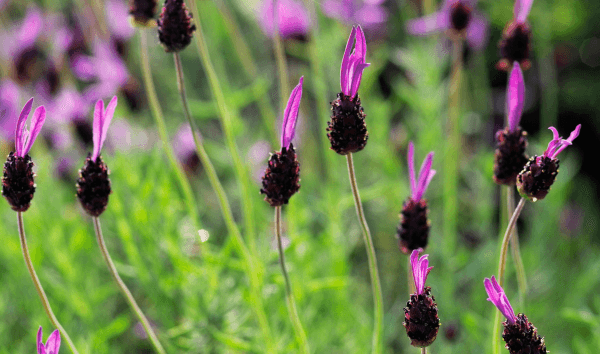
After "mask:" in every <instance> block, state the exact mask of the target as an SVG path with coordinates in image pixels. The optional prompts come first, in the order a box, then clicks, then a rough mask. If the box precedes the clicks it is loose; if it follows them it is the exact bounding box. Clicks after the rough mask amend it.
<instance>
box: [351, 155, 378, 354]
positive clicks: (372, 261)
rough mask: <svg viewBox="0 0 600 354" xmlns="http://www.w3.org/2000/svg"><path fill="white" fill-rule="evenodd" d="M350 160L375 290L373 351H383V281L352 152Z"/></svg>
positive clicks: (355, 200)
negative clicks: (361, 199)
mask: <svg viewBox="0 0 600 354" xmlns="http://www.w3.org/2000/svg"><path fill="white" fill-rule="evenodd" d="M346 161H347V162H348V174H349V175H350V185H351V186H352V195H353V196H354V204H355V205H356V213H357V214H358V221H359V222H360V226H361V228H362V234H363V240H364V242H365V248H366V249H367V258H368V260H369V273H370V275H371V288H372V291H373V303H374V312H375V314H374V317H375V324H374V329H373V353H381V331H382V328H383V296H382V294H381V282H380V280H379V271H378V270H377V256H376V255H375V247H374V246H373V239H372V238H371V231H369V225H367V220H366V219H365V213H364V210H363V207H362V202H361V201H360V194H359V193H358V187H357V185H356V175H355V173H354V162H353V161H352V153H349V154H348V155H346Z"/></svg>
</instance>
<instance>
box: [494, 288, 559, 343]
mask: <svg viewBox="0 0 600 354" xmlns="http://www.w3.org/2000/svg"><path fill="white" fill-rule="evenodd" d="M483 285H484V286H485V291H486V292H487V294H488V299H487V300H488V301H490V302H491V303H493V304H494V305H495V306H496V308H498V310H499V311H500V312H501V313H502V315H503V316H504V317H506V321H504V322H503V323H502V324H503V325H504V331H503V332H502V338H504V341H505V342H506V348H507V349H508V350H509V351H510V353H511V354H545V353H547V351H546V345H545V344H544V338H542V337H540V336H538V334H537V329H536V328H535V327H534V326H533V325H532V324H531V323H530V322H529V321H528V320H527V317H526V316H525V315H523V314H521V313H520V314H518V315H516V316H515V312H514V311H513V309H512V306H511V305H510V302H508V298H507V297H506V294H505V293H504V289H502V287H501V286H500V285H499V284H498V282H497V281H496V278H495V277H494V276H492V279H489V278H485V280H484V281H483Z"/></svg>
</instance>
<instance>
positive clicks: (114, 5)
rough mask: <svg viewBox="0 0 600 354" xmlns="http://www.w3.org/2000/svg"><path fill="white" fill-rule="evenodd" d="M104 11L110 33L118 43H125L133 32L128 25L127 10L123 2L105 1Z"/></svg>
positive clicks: (118, 0) (117, 0)
mask: <svg viewBox="0 0 600 354" xmlns="http://www.w3.org/2000/svg"><path fill="white" fill-rule="evenodd" d="M104 9H105V13H106V16H105V17H106V24H107V25H108V29H109V30H110V33H111V34H112V35H113V36H114V37H115V38H116V39H117V40H118V41H126V40H128V39H129V38H131V36H133V33H134V31H135V30H134V28H133V27H132V26H131V24H130V23H129V8H128V7H127V5H125V3H124V2H123V0H106V1H105V5H104Z"/></svg>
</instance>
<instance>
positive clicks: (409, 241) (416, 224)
mask: <svg viewBox="0 0 600 354" xmlns="http://www.w3.org/2000/svg"><path fill="white" fill-rule="evenodd" d="M414 155H415V153H414V145H413V143H412V141H411V142H410V143H409V144H408V175H409V178H410V190H411V196H410V197H408V199H407V200H406V201H405V202H404V204H403V205H402V211H400V225H398V230H397V233H396V237H397V238H398V246H399V247H400V250H401V251H402V252H403V253H404V254H409V253H410V252H412V251H413V250H416V249H419V248H425V247H427V242H428V238H429V226H430V224H429V220H427V213H428V211H427V200H426V199H423V194H424V193H425V191H426V190H427V186H429V183H430V182H431V179H432V178H433V176H434V175H435V170H432V169H431V165H432V163H433V151H432V152H430V153H429V154H427V157H426V158H425V160H424V161H423V164H422V165H421V169H420V170H419V178H418V180H417V178H416V176H415V156H414Z"/></svg>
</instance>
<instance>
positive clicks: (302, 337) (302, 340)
mask: <svg viewBox="0 0 600 354" xmlns="http://www.w3.org/2000/svg"><path fill="white" fill-rule="evenodd" d="M275 236H276V237H277V249H278V250H279V265H280V266H281V272H282V273H283V278H284V279H285V295H286V300H287V306H288V313H289V315H290V320H291V321H292V324H293V325H294V331H295V332H296V340H297V341H298V344H300V347H301V348H302V352H304V353H310V348H309V346H308V340H307V338H306V332H305V331H304V328H303V327H302V322H300V316H298V310H297V308H296V300H295V299H294V293H293V292H292V285H291V284H290V278H289V276H288V272H287V269H286V268H285V253H284V252H283V245H282V243H281V207H280V206H277V207H275Z"/></svg>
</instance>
